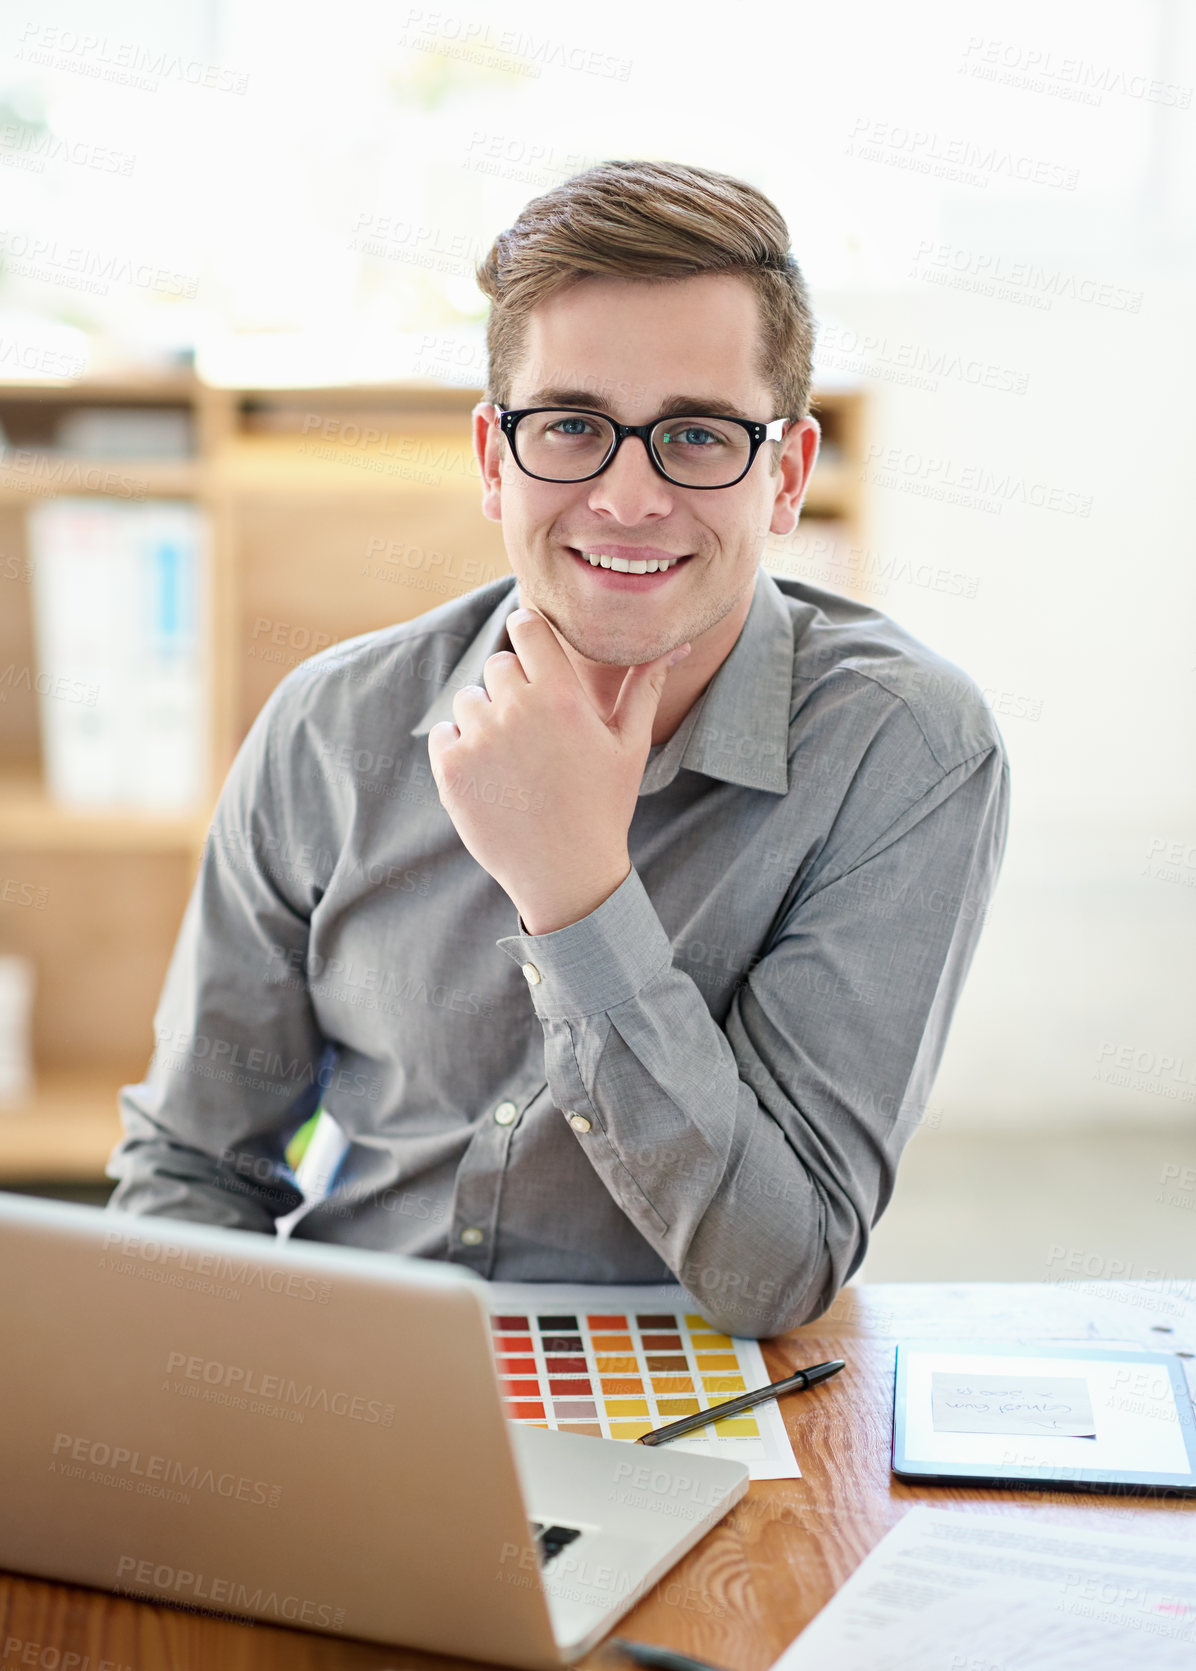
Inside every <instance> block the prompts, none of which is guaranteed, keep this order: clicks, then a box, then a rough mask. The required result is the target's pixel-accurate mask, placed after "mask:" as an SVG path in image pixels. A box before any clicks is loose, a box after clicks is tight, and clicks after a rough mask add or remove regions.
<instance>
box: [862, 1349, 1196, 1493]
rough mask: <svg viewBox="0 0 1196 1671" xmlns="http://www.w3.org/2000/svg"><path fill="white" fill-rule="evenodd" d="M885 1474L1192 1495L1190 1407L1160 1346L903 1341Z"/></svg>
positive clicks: (1179, 1368)
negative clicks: (1136, 1348) (1148, 1348)
mask: <svg viewBox="0 0 1196 1671" xmlns="http://www.w3.org/2000/svg"><path fill="white" fill-rule="evenodd" d="M893 1472H894V1473H895V1474H896V1475H897V1477H898V1478H899V1479H904V1480H920V1481H923V1482H926V1483H929V1484H939V1485H957V1484H961V1483H964V1482H969V1483H971V1484H974V1485H1020V1486H1025V1485H1043V1486H1053V1487H1070V1488H1072V1489H1074V1490H1081V1491H1127V1492H1133V1493H1135V1494H1137V1493H1140V1492H1141V1493H1147V1492H1163V1493H1166V1494H1173V1493H1184V1492H1191V1493H1194V1494H1196V1414H1194V1412H1193V1404H1192V1394H1191V1393H1190V1392H1189V1389H1188V1383H1187V1377H1186V1375H1185V1372H1184V1363H1183V1360H1182V1359H1181V1358H1179V1357H1177V1356H1175V1355H1174V1354H1171V1353H1167V1352H1148V1351H1133V1350H1128V1349H1126V1350H1123V1349H1116V1350H1114V1349H1108V1348H1101V1347H1096V1346H1091V1347H1088V1346H1083V1347H1078V1346H1051V1345H1049V1344H1047V1345H1042V1346H1036V1345H1025V1344H1022V1345H1018V1346H1010V1345H1007V1344H989V1343H985V1342H976V1341H962V1342H961V1341H923V1340H920V1341H906V1342H902V1343H901V1344H900V1345H898V1347H897V1361H896V1368H895V1378H894V1387H893Z"/></svg>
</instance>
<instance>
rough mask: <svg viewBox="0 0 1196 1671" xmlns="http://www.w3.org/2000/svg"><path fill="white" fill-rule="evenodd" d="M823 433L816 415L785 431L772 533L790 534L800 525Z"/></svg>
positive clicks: (774, 504)
mask: <svg viewBox="0 0 1196 1671" xmlns="http://www.w3.org/2000/svg"><path fill="white" fill-rule="evenodd" d="M821 435H822V431H821V430H820V429H819V427H818V420H817V418H799V419H798V420H797V422H796V423H794V424H790V426H789V428H788V429H787V430H786V431H785V437H784V440H783V441H782V442H781V457H780V469H779V470H778V471H777V474H776V478H775V479H776V483H777V491H776V497H775V498H774V500H773V503H772V520H771V522H770V523H769V524H768V531H769V533H770V534H782V535H784V534H791V533H792V532H793V530H794V529H795V528H796V527H797V519H798V517H799V516H800V515H801V502H802V500H803V499H804V498H805V495H806V488H807V487H808V486H809V485H810V477H811V476H812V475H813V473H814V464H815V461H816V460H817V458H818V443H819V440H820V439H821ZM765 445H767V443H765Z"/></svg>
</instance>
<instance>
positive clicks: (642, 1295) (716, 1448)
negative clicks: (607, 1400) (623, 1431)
mask: <svg viewBox="0 0 1196 1671" xmlns="http://www.w3.org/2000/svg"><path fill="white" fill-rule="evenodd" d="M486 1304H487V1306H488V1308H489V1310H490V1312H491V1315H493V1316H500V1315H501V1314H502V1313H503V1312H506V1311H524V1310H532V1311H536V1312H548V1311H561V1312H590V1313H593V1312H604V1311H605V1312H628V1311H631V1312H652V1311H671V1312H674V1313H686V1312H695V1313H697V1314H698V1315H701V1310H702V1308H701V1305H700V1303H699V1302H698V1301H696V1300H695V1299H694V1298H693V1296H692V1295H691V1294H689V1293H687V1292H686V1290H685V1289H684V1288H682V1287H681V1286H680V1284H674V1283H666V1284H660V1285H656V1284H652V1285H647V1284H645V1285H643V1286H640V1285H639V1284H635V1285H622V1286H610V1285H607V1284H605V1283H604V1284H601V1285H587V1284H577V1283H558V1282H491V1283H489V1284H488V1287H487V1294H486ZM582 1332H583V1333H584V1332H585V1331H584V1330H583V1331H582ZM732 1349H733V1351H734V1354H735V1356H736V1358H737V1359H738V1361H739V1373H740V1375H741V1377H742V1378H743V1380H744V1381H746V1383H747V1389H746V1390H747V1391H749V1392H752V1391H754V1390H755V1388H757V1387H764V1386H767V1385H768V1383H769V1381H771V1380H772V1379H773V1376H771V1375H770V1374H769V1373H768V1371H767V1369H766V1368H765V1367H764V1356H763V1354H762V1353H761V1351H760V1346H759V1342H758V1341H755V1340H750V1339H747V1338H745V1337H742V1336H738V1335H736V1336H734V1337H733V1338H732ZM585 1355H586V1357H587V1359H589V1360H591V1362H590V1369H591V1371H593V1369H594V1365H593V1362H592V1359H593V1353H592V1352H591V1351H590V1348H589V1342H588V1341H587V1343H586V1351H585ZM777 1379H780V1377H777ZM541 1382H543V1377H541ZM833 1385H834V1383H833V1382H832V1383H831V1386H833ZM709 1396H710V1398H711V1399H712V1401H717V1402H722V1401H724V1400H725V1399H729V1398H733V1397H735V1396H737V1395H736V1393H734V1392H726V1393H721V1394H720V1393H711V1394H710V1395H709ZM810 1396H818V1395H817V1394H814V1395H811V1394H809V1393H798V1394H797V1395H796V1397H795V1399H794V1402H795V1403H797V1402H799V1401H800V1399H802V1398H808V1397H810ZM544 1407H545V1411H546V1413H547V1414H548V1422H547V1424H548V1425H549V1426H554V1425H555V1423H554V1421H553V1420H552V1419H551V1414H550V1412H551V1404H550V1402H549V1401H548V1400H545V1405H544ZM651 1408H652V1405H651V1404H650V1405H649V1409H651ZM745 1414H748V1415H751V1416H754V1417H755V1420H756V1426H757V1428H758V1429H759V1437H758V1438H747V1437H745V1438H733V1437H724V1436H722V1435H720V1434H713V1435H711V1436H710V1437H706V1436H705V1435H704V1434H703V1433H702V1432H701V1431H699V1432H697V1433H694V1434H687V1435H685V1436H683V1437H682V1438H680V1439H672V1440H670V1441H669V1445H668V1448H669V1449H670V1450H684V1451H695V1452H697V1453H698V1454H699V1455H701V1456H723V1457H730V1458H733V1459H734V1460H736V1461H738V1462H745V1463H746V1464H747V1466H748V1468H749V1469H750V1470H751V1476H752V1478H753V1479H754V1480H796V1479H800V1478H801V1469H800V1468H799V1467H798V1464H797V1459H796V1457H795V1456H794V1454H793V1446H792V1445H791V1444H790V1443H789V1435H788V1433H787V1432H786V1430H785V1423H784V1420H783V1419H782V1416H781V1413H780V1411H779V1410H778V1409H777V1402H776V1399H766V1400H765V1401H764V1403H762V1404H757V1405H756V1406H755V1407H754V1408H753V1409H752V1410H750V1411H747V1412H745ZM673 1419H675V1418H673V1417H671V1416H668V1417H663V1418H662V1419H661V1421H660V1425H661V1426H662V1427H663V1426H664V1424H665V1422H666V1421H669V1420H673ZM604 1430H605V1429H604ZM643 1454H644V1455H645V1456H651V1454H652V1453H651V1451H650V1450H645V1451H644V1452H643Z"/></svg>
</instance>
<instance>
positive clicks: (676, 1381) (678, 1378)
mask: <svg viewBox="0 0 1196 1671" xmlns="http://www.w3.org/2000/svg"><path fill="white" fill-rule="evenodd" d="M739 1384H740V1386H741V1387H742V1386H743V1382H742V1381H741V1382H740V1383H739ZM605 1385H606V1383H605V1382H603V1386H605ZM616 1390H617V1391H622V1390H623V1389H622V1388H618V1389H616ZM693 1390H694V1384H693V1382H692V1381H691V1380H690V1379H689V1377H688V1376H687V1375H672V1376H665V1375H654V1376H653V1377H652V1391H653V1392H658V1393H691V1392H693ZM608 1391H609V1389H608ZM627 1391H629V1392H638V1391H639V1388H638V1387H631V1388H628V1389H627Z"/></svg>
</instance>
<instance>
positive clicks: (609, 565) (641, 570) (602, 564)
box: [581, 551, 681, 574]
mask: <svg viewBox="0 0 1196 1671" xmlns="http://www.w3.org/2000/svg"><path fill="white" fill-rule="evenodd" d="M581 555H582V556H583V557H584V558H585V560H586V562H587V563H589V564H590V566H591V567H592V568H596V569H598V568H602V569H613V570H614V571H615V573H616V574H657V573H660V574H664V573H665V572H666V571H667V570H668V569H673V568H676V566H677V564H678V563H679V562H680V561H681V559H680V557H674V558H673V559H672V561H671V562H666V563H661V562H659V561H658V560H657V559H656V558H655V557H653V558H651V559H650V560H649V561H646V562H645V561H644V560H642V559H637V560H636V561H635V562H630V561H628V559H627V558H626V557H595V556H594V554H593V553H592V552H590V551H583V552H582V553H581Z"/></svg>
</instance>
